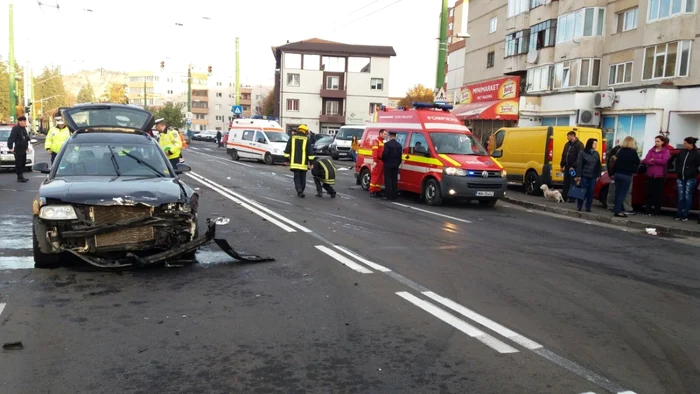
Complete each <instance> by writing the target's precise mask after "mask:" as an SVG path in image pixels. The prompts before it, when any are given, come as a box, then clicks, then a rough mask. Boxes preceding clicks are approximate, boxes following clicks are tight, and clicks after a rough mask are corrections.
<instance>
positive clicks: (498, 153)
mask: <svg viewBox="0 0 700 394" xmlns="http://www.w3.org/2000/svg"><path fill="white" fill-rule="evenodd" d="M491 157H495V158H496V159H498V158H499V157H503V151H502V150H501V149H499V150H495V151H493V153H491Z"/></svg>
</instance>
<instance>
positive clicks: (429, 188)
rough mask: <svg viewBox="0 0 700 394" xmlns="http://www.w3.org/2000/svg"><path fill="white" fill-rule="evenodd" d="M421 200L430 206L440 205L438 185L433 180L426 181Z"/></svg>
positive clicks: (440, 196)
mask: <svg viewBox="0 0 700 394" xmlns="http://www.w3.org/2000/svg"><path fill="white" fill-rule="evenodd" d="M423 200H424V201H425V203H426V204H428V205H430V206H438V205H442V194H441V192H440V184H439V183H438V181H436V180H435V179H428V181H427V182H425V185H424V186H423Z"/></svg>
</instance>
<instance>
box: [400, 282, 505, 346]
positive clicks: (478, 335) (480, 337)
mask: <svg viewBox="0 0 700 394" xmlns="http://www.w3.org/2000/svg"><path fill="white" fill-rule="evenodd" d="M396 294H397V295H398V296H399V297H401V298H403V299H405V300H406V301H408V302H410V303H412V304H413V305H415V306H417V307H419V308H421V309H423V310H424V311H426V312H428V313H430V314H431V315H433V316H435V317H437V318H438V319H440V320H442V321H443V322H445V323H447V324H449V325H451V326H452V327H454V328H456V329H458V330H459V331H462V332H463V333H465V334H467V335H469V336H470V337H472V338H474V339H476V340H477V341H479V342H481V343H483V344H484V345H486V346H488V347H490V348H491V349H493V350H495V351H497V352H499V353H518V350H517V349H515V348H513V347H512V346H510V345H508V344H505V343H503V342H501V341H499V340H498V339H496V338H494V337H492V336H490V335H488V334H487V333H485V332H483V331H481V330H479V329H478V328H476V327H474V326H472V325H470V324H468V323H467V322H465V321H464V320H461V319H458V318H457V317H456V316H454V315H451V314H449V313H447V312H445V311H444V310H442V309H440V308H438V307H437V306H435V305H433V304H431V303H429V302H427V301H423V300H421V299H420V298H418V297H416V296H414V295H413V294H410V293H408V292H405V291H399V292H397V293H396Z"/></svg>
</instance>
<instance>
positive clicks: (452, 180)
mask: <svg viewBox="0 0 700 394" xmlns="http://www.w3.org/2000/svg"><path fill="white" fill-rule="evenodd" d="M413 107H414V108H413V109H387V108H385V107H384V108H382V109H381V110H379V111H377V112H375V114H374V120H373V121H372V122H371V123H368V124H366V125H365V127H366V128H365V132H364V133H363V135H362V140H361V141H360V149H359V150H358V155H357V163H356V164H355V177H356V178H357V184H358V185H360V186H361V187H362V188H363V189H364V190H368V189H369V181H370V174H371V165H372V144H373V143H374V141H375V140H376V139H377V137H378V135H379V130H381V129H386V130H387V131H389V132H390V133H391V132H395V133H396V134H397V136H396V140H397V141H398V142H399V143H401V145H403V154H404V156H403V163H401V167H400V169H399V181H398V186H399V190H401V191H405V192H411V193H417V194H420V195H421V197H422V199H423V200H424V201H425V202H426V203H427V204H428V205H439V204H441V203H442V201H443V200H444V199H447V198H460V199H467V200H477V201H479V203H480V204H482V205H486V206H494V205H495V204H496V202H497V201H498V199H499V198H501V197H503V196H504V195H505V193H506V188H507V182H506V171H505V170H504V169H503V167H502V166H501V164H500V163H498V161H496V159H493V158H492V157H491V156H490V155H489V154H488V152H487V151H486V149H484V147H483V146H482V145H481V143H479V141H478V140H477V139H476V138H475V137H474V136H473V135H472V133H471V132H470V131H469V129H468V128H467V127H466V126H464V125H463V124H462V123H461V122H460V121H459V119H457V118H456V117H455V116H454V115H453V114H451V113H450V112H449V110H450V109H452V106H451V105H446V104H433V103H414V105H413Z"/></svg>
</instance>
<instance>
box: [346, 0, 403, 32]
mask: <svg viewBox="0 0 700 394" xmlns="http://www.w3.org/2000/svg"><path fill="white" fill-rule="evenodd" d="M402 1H403V0H396V1H395V2H393V3H391V4H389V5H386V6H384V7H382V8H380V9H378V10H375V11H372V12H370V13H369V14H367V15H365V16H363V17H360V18H357V19H355V20H354V21H352V22H348V23H346V24H344V25H342V26H340V27H337V28H335V29H334V30H333V31H338V30H340V29H342V28H344V27H346V26H350V25H352V24H353V23H355V22H359V21H361V20H363V19H365V18H367V17H368V16H372V15H374V14H376V13H377V12H379V11H382V10H385V9H387V8H389V7H391V6H392V5H395V4H398V3H400V2H402Z"/></svg>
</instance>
